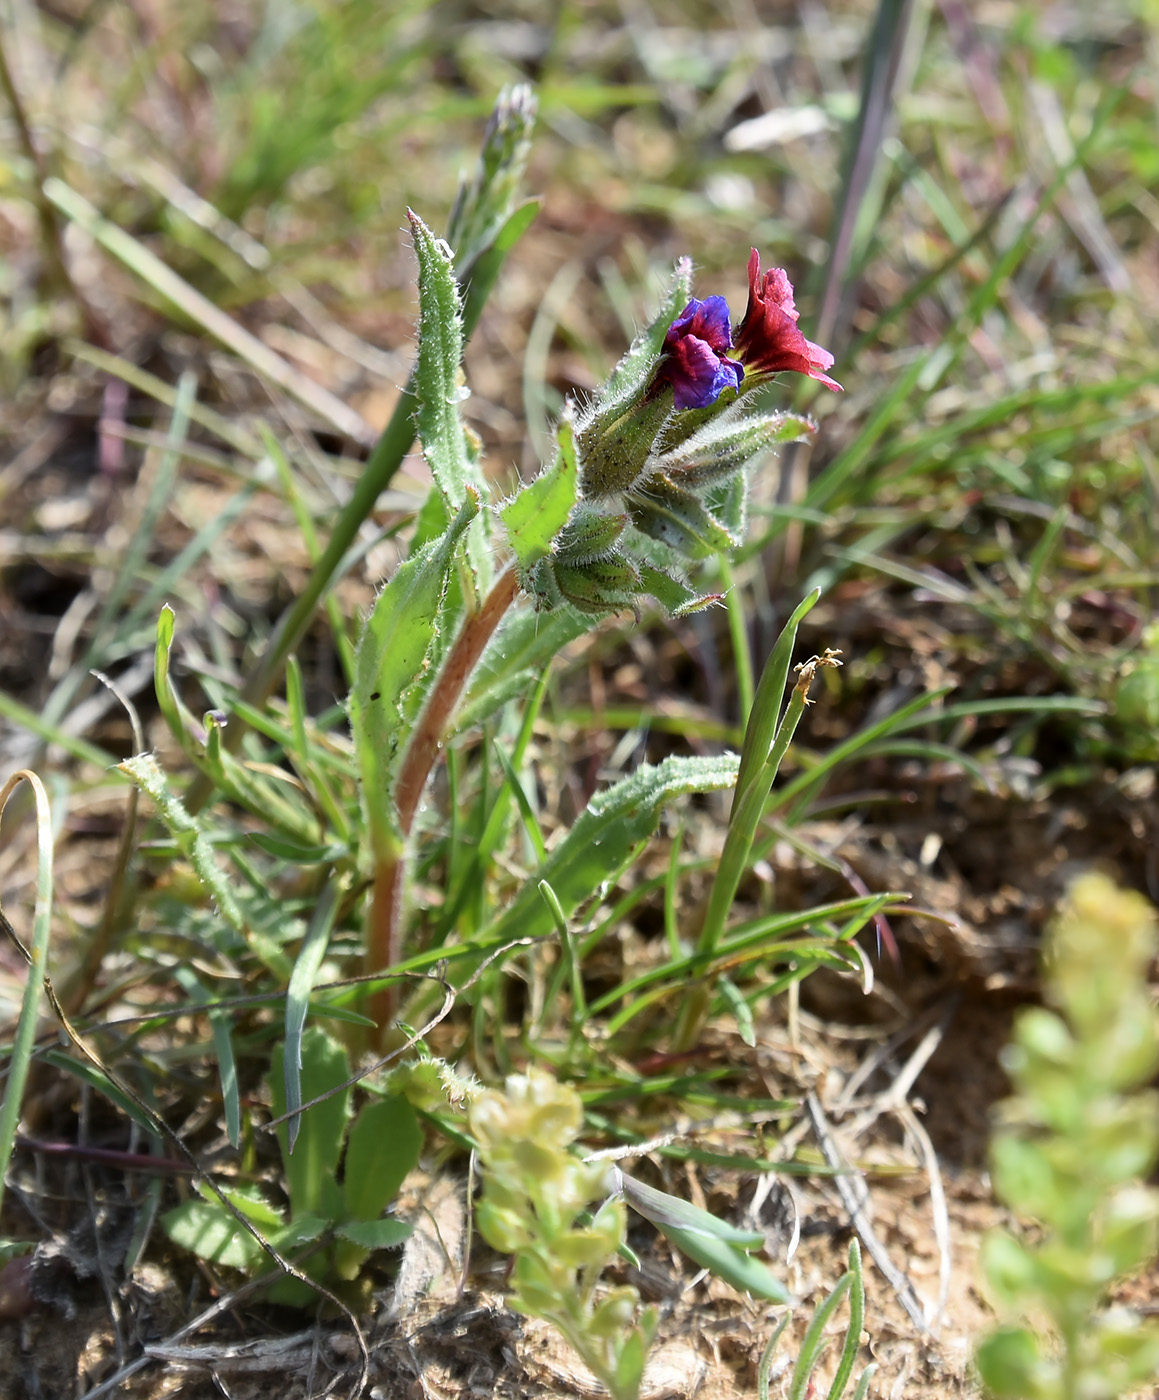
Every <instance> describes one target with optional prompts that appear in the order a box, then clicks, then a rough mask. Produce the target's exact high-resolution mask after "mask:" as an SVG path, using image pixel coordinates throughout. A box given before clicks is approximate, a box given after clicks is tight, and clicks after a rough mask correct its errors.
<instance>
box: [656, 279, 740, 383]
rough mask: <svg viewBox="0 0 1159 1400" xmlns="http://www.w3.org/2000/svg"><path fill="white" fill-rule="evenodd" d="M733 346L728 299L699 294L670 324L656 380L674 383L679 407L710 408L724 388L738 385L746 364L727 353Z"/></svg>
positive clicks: (657, 381)
mask: <svg viewBox="0 0 1159 1400" xmlns="http://www.w3.org/2000/svg"><path fill="white" fill-rule="evenodd" d="M731 349H732V330H731V328H730V326H729V315H728V302H726V301H725V299H724V297H705V299H704V300H703V301H699V300H697V298H696V297H693V299H692V300H691V301H690V302H689V303H688V305H687V306H686V307H685V308H684V310H683V311H682V312H681V313H680V315H679V316H677V318H676V320H675V321H673V322H672V324H671V325H670V326H669V327H668V334H667V335H666V336H665V337H664V356H665V358H664V359H663V360H662V361H661V362H660V369H659V370H658V372H657V374H656V380H655V383H656V384H657V385H659V384H671V385H672V392H673V394H674V396H675V400H676V407H677V408H707V407H708V406H709V404H714V403H715V402H716V401H717V399H718V398H720V396H721V394H722V393H723V392H724V391H725V389H739V388H740V382H741V380H742V379H743V378H744V366H743V365H740V364H738V363H737V362H736V361H735V360H730V359H728V358H727V357H726V356H725V353H724V352H725V351H726V350H731Z"/></svg>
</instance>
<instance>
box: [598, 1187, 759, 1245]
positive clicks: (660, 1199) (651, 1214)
mask: <svg viewBox="0 0 1159 1400" xmlns="http://www.w3.org/2000/svg"><path fill="white" fill-rule="evenodd" d="M619 1185H620V1189H621V1190H622V1191H623V1193H624V1199H625V1200H626V1201H627V1202H628V1204H629V1205H630V1206H631V1207H632V1209H633V1210H635V1211H636V1212H637V1214H639V1215H642V1216H643V1217H644V1218H645V1220H650V1221H651V1222H652V1224H653V1225H655V1226H656V1228H657V1229H659V1230H664V1231H668V1230H670V1229H671V1230H686V1231H689V1232H690V1233H693V1234H697V1233H699V1234H702V1235H703V1236H704V1237H705V1238H706V1239H715V1240H719V1241H720V1242H721V1243H722V1244H727V1245H730V1246H735V1247H737V1248H739V1249H763V1248H764V1245H765V1237H764V1235H763V1234H762V1233H761V1232H760V1231H759V1230H741V1229H739V1228H738V1227H737V1226H735V1225H730V1224H729V1223H728V1221H726V1220H720V1219H718V1218H717V1217H716V1216H715V1215H712V1214H711V1213H710V1212H709V1211H706V1210H701V1209H700V1207H699V1206H694V1205H692V1204H691V1202H689V1201H685V1200H683V1199H682V1198H681V1197H680V1196H672V1195H669V1193H668V1192H667V1191H659V1190H657V1189H656V1187H655V1186H648V1185H646V1184H645V1183H644V1182H642V1181H636V1180H635V1179H634V1178H633V1177H630V1176H626V1175H624V1173H623V1172H621V1173H620V1176H619Z"/></svg>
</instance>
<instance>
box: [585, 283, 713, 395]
mask: <svg viewBox="0 0 1159 1400" xmlns="http://www.w3.org/2000/svg"><path fill="white" fill-rule="evenodd" d="M691 296H692V262H691V260H690V259H689V258H681V259H680V261H679V262H678V263H677V264H676V268H675V271H674V272H673V274H672V281H671V282H670V283H669V285H668V290H667V292H666V293H665V295H664V301H663V303H662V305H661V307H660V310H659V311H658V312H657V314H656V319H655V320H654V321H653V322H652V324H651V325H650V326H648V327H647V329H646V330H643V331H641V332H640V334H639V335H638V336H637V337H636V339H635V340H634V341H633V342H632V344H631V347H630V349H629V350H628V353H627V354H626V355H625V356H624V358H623V359H622V360H621V361H620V363H619V364H618V365H617V366H616V368H615V369H614V370H613V371H612V373H611V376H610V377H609V379H608V382H607V384H606V385H605V387H604V391H603V393H602V394H601V395H600V399H599V403H598V405H597V411H598V410H599V409H602V408H605V407H610V406H611V405H613V404H616V403H619V402H621V401H624V402H627V401H628V400H631V399H634V398H635V397H636V395H637V394H639V393H642V392H643V390H644V389H645V388H646V387H647V385H648V381H649V380H650V379H651V378H652V371H653V369H654V368H655V364H656V357H657V356H658V355H659V354H660V351H661V348H662V347H663V345H664V337H665V335H667V333H668V327H669V326H670V325H671V324H672V322H673V321H675V319H676V318H677V316H679V315H680V313H681V312H682V311H683V310H684V308H685V306H687V304H688V301H689V298H690V297H691Z"/></svg>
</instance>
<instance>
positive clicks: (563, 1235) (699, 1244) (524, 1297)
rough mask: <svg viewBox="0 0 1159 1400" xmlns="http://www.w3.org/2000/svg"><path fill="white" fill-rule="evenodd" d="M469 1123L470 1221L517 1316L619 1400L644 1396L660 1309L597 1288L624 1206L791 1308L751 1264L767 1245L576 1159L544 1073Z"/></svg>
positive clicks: (473, 1112)
mask: <svg viewBox="0 0 1159 1400" xmlns="http://www.w3.org/2000/svg"><path fill="white" fill-rule="evenodd" d="M468 1123H469V1126H470V1130H471V1133H472V1136H473V1137H474V1139H475V1143H476V1146H477V1148H478V1153H479V1160H480V1163H481V1164H482V1176H483V1194H482V1199H481V1200H480V1202H479V1205H478V1208H477V1210H476V1214H475V1219H476V1223H477V1224H478V1227H479V1233H480V1234H481V1235H482V1236H483V1238H484V1239H485V1240H486V1241H487V1243H488V1244H489V1245H491V1246H492V1248H494V1249H498V1250H501V1251H502V1252H503V1253H505V1254H514V1256H515V1267H514V1270H513V1272H512V1286H513V1290H514V1291H513V1293H512V1296H511V1300H510V1301H511V1304H512V1306H513V1307H514V1308H516V1309H517V1310H518V1311H519V1312H522V1313H526V1314H527V1315H528V1316H529V1317H539V1318H543V1319H544V1320H545V1321H547V1322H550V1323H552V1324H553V1325H554V1326H555V1327H557V1328H558V1329H559V1331H560V1333H561V1334H562V1335H563V1336H564V1337H565V1338H566V1340H567V1341H568V1343H569V1344H570V1345H571V1346H572V1347H573V1348H574V1349H575V1351H576V1352H577V1353H578V1355H579V1356H580V1357H581V1358H582V1359H583V1361H584V1363H585V1364H586V1365H587V1367H588V1368H589V1370H590V1371H591V1372H592V1374H593V1375H594V1376H596V1377H597V1378H598V1379H599V1380H601V1381H602V1382H603V1384H604V1385H605V1386H607V1388H608V1390H609V1392H610V1393H611V1395H612V1396H613V1397H614V1400H635V1397H636V1396H637V1394H638V1393H639V1389H640V1378H641V1376H642V1375H643V1371H644V1362H645V1360H646V1359H647V1354H648V1347H649V1346H650V1344H651V1341H652V1338H653V1336H654V1335H655V1331H656V1323H657V1314H656V1310H655V1308H651V1307H648V1308H641V1307H640V1296H639V1294H638V1293H637V1291H636V1289H635V1288H633V1287H631V1285H627V1284H624V1285H620V1286H619V1287H615V1288H605V1289H601V1287H600V1277H601V1275H602V1273H603V1271H604V1269H605V1268H606V1267H607V1265H608V1264H609V1263H610V1262H611V1261H612V1260H613V1259H614V1257H615V1256H616V1255H617V1254H625V1255H626V1254H627V1249H626V1237H627V1212H626V1209H625V1201H627V1202H628V1203H629V1204H631V1206H632V1207H633V1209H634V1210H636V1211H637V1212H638V1213H639V1214H641V1215H643V1216H645V1217H646V1218H647V1219H648V1220H650V1221H652V1222H653V1224H655V1225H657V1226H658V1227H659V1229H660V1230H662V1231H663V1233H664V1234H665V1235H666V1236H667V1237H668V1239H670V1240H671V1241H672V1242H673V1243H674V1244H676V1245H677V1246H678V1247H679V1248H680V1249H681V1250H683V1251H684V1253H686V1254H688V1255H689V1256H690V1257H691V1258H692V1259H694V1260H695V1261H696V1262H697V1263H699V1264H702V1265H703V1266H704V1267H705V1268H708V1269H711V1270H712V1272H713V1273H715V1274H717V1275H718V1276H719V1277H721V1278H724V1279H726V1280H727V1281H728V1282H730V1283H732V1284H733V1285H734V1286H735V1287H737V1288H742V1289H746V1290H747V1291H748V1292H750V1293H753V1294H755V1295H756V1296H758V1297H761V1298H767V1299H771V1300H773V1301H775V1302H787V1301H788V1299H789V1294H788V1292H787V1290H786V1289H785V1287H784V1285H783V1284H782V1283H781V1282H780V1280H779V1279H777V1278H776V1276H775V1275H774V1274H772V1273H771V1272H770V1270H769V1269H768V1267H767V1266H766V1265H765V1264H763V1263H762V1262H761V1261H760V1260H759V1259H754V1258H753V1257H752V1255H751V1251H752V1250H754V1249H759V1248H760V1247H762V1246H763V1244H764V1236H763V1235H761V1234H760V1233H754V1232H750V1231H745V1230H737V1229H735V1228H734V1227H733V1226H730V1225H728V1224H726V1223H725V1222H724V1221H721V1220H718V1219H716V1217H715V1216H713V1215H710V1214H709V1213H708V1212H707V1211H704V1210H700V1209H699V1208H698V1207H696V1206H693V1205H690V1204H688V1202H686V1201H682V1200H680V1199H678V1198H677V1197H675V1196H670V1195H668V1193H667V1192H665V1191H658V1190H656V1189H655V1187H651V1186H646V1185H644V1184H643V1183H642V1182H637V1181H633V1180H632V1179H631V1178H630V1177H626V1176H624V1174H623V1173H622V1172H621V1171H620V1170H619V1168H618V1167H613V1166H610V1165H609V1164H608V1163H607V1162H605V1161H599V1160H588V1161H584V1160H583V1159H582V1158H580V1157H578V1156H576V1155H575V1154H574V1151H573V1144H574V1142H575V1139H576V1138H577V1136H578V1135H579V1132H580V1129H581V1127H582V1126H583V1105H582V1103H581V1102H580V1097H579V1095H578V1094H577V1093H576V1092H575V1090H574V1089H571V1088H568V1087H567V1086H566V1085H562V1084H558V1083H557V1082H556V1081H555V1080H554V1079H553V1078H552V1077H551V1075H549V1074H547V1073H546V1072H544V1071H543V1070H540V1069H536V1068H532V1069H530V1070H529V1071H528V1073H527V1074H525V1075H524V1074H519V1075H511V1076H510V1077H509V1078H508V1080H507V1084H506V1088H505V1090H504V1092H502V1093H500V1092H498V1091H496V1090H483V1091H482V1092H480V1093H478V1094H477V1095H475V1097H474V1098H473V1099H472V1102H471V1107H470V1111H469V1114H468ZM600 1200H602V1202H603V1203H602V1204H601V1205H600V1206H599V1208H598V1209H597V1210H596V1212H595V1215H594V1216H593V1215H591V1214H590V1212H589V1209H588V1208H589V1206H593V1205H594V1204H595V1203H596V1202H597V1201H600ZM628 1257H631V1256H630V1255H629V1256H628Z"/></svg>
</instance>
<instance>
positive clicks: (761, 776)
mask: <svg viewBox="0 0 1159 1400" xmlns="http://www.w3.org/2000/svg"><path fill="white" fill-rule="evenodd" d="M840 664H841V663H840V662H839V661H837V660H836V658H835V655H834V654H833V653H831V652H826V653H825V654H824V656H814V657H813V658H812V659H811V660H809V661H805V662H802V664H801V665H800V666H798V667H797V681H796V684H795V685H794V686H793V690H792V693H791V694H790V696H789V703H788V705H787V707H786V709H785V714H784V717H783V718H782V720H781V722H780V724H779V725H778V726H777V730H776V733H775V735H774V736H773V741H772V744H771V745H770V747H769V751H768V757H767V758H766V759H765V761H764V763H763V764H761V766H760V768H759V769H756V768H751V767H750V768H749V769H748V771H747V772H745V771H744V765H743V761H742V772H741V774H740V775H739V776H738V778H737V791H736V797H735V799H734V801H733V808H732V812H731V813H730V814H729V819H728V834H727V835H726V836H725V838H724V850H723V851H722V852H721V856H720V864H719V865H718V866H717V869H716V877H715V879H714V880H713V882H712V892H711V893H710V894H709V897H708V908H707V910H706V911H705V915H704V925H703V927H702V928H701V931H700V939H699V942H698V943H697V952H698V953H699V955H700V956H701V957H702V958H703V959H705V960H706V961H707V960H708V959H709V958H711V957H712V955H713V953H715V952H716V948H717V944H718V943H719V942H720V939H721V935H722V934H723V933H724V925H725V921H726V920H727V918H728V914H729V910H730V909H731V908H732V902H733V900H734V899H735V898H736V892H737V887H738V886H739V885H740V882H741V877H742V876H743V874H744V872H745V869H746V867H747V865H748V860H749V856H750V854H751V852H752V848H753V841H754V840H755V838H756V833H757V827H758V826H759V825H760V820H761V816H762V814H763V812H764V810H765V803H766V802H767V801H768V797H769V790H770V789H771V788H772V785H773V783H774V782H775V781H776V777H777V772H778V770H779V769H780V766H781V762H782V760H783V759H784V757H785V754H786V753H787V752H788V749H789V745H790V743H791V742H792V739H793V735H794V733H795V732H796V729H797V725H798V724H799V723H800V720H801V716H802V715H803V714H804V713H805V706H806V705H808V703H809V687H810V686H811V685H812V684H813V680H814V678H815V676H816V674H817V668H818V667H819V666H839V665H840ZM746 756H747V755H746ZM742 780H743V785H742ZM711 999H712V997H711V991H710V989H709V987H708V985H707V984H701V986H699V987H697V988H694V989H693V990H692V991H691V992H690V994H689V995H688V997H687V998H686V999H685V1001H684V1004H683V1006H682V1007H681V1011H680V1018H679V1020H678V1022H677V1025H676V1031H675V1034H674V1036H673V1041H672V1045H673V1049H674V1050H676V1051H678V1052H679V1051H682V1050H690V1049H691V1048H692V1047H693V1046H694V1045H695V1044H696V1041H697V1039H698V1038H699V1036H700V1032H701V1030H702V1029H703V1026H704V1021H705V1018H706V1017H707V1015H708V1009H709V1006H710V1004H711Z"/></svg>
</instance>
